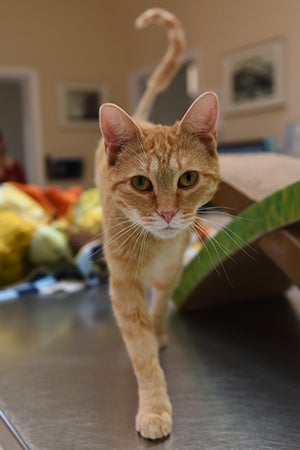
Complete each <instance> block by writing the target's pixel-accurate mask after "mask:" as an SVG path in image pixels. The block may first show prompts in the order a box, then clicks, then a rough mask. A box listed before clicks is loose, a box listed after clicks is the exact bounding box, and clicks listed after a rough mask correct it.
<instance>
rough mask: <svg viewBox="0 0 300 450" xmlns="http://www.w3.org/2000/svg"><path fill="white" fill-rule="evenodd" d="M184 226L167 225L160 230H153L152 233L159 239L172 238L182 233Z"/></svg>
mask: <svg viewBox="0 0 300 450" xmlns="http://www.w3.org/2000/svg"><path fill="white" fill-rule="evenodd" d="M182 231H183V229H182V228H173V227H169V226H168V227H165V228H160V229H158V230H155V231H154V230H152V234H153V235H154V236H155V237H156V238H158V239H172V238H174V237H176V236H178V235H179V234H180V233H182Z"/></svg>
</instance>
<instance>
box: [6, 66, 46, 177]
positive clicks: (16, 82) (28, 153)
mask: <svg viewBox="0 0 300 450" xmlns="http://www.w3.org/2000/svg"><path fill="white" fill-rule="evenodd" d="M40 117H41V115H40V96H39V79H38V75H37V73H36V72H35V71H34V70H32V69H27V68H18V67H13V68H10V67H1V66H0V129H1V131H2V133H3V136H4V138H5V142H6V147H7V152H8V155H10V156H11V157H13V158H15V159H16V160H18V161H19V162H20V163H21V164H22V166H23V168H24V170H25V173H26V178H27V182H29V183H35V184H39V185H43V184H44V181H45V174H44V161H43V159H44V158H43V154H44V152H43V148H42V136H41V120H40Z"/></svg>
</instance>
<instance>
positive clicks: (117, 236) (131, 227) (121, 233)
mask: <svg viewBox="0 0 300 450" xmlns="http://www.w3.org/2000/svg"><path fill="white" fill-rule="evenodd" d="M138 228H139V225H138V224H135V223H131V225H129V226H128V227H125V228H122V229H121V230H120V231H119V232H118V233H116V234H115V235H114V236H113V237H112V238H111V239H109V240H108V241H105V246H106V247H108V246H109V245H111V244H113V243H114V242H115V241H118V240H119V239H121V238H122V237H123V236H126V235H127V234H128V233H130V232H131V231H132V230H135V229H138ZM130 236H131V235H130V234H129V238H130ZM125 242H127V240H126V241H125ZM122 245H123V244H122ZM115 250H117V249H115ZM115 250H114V251H115Z"/></svg>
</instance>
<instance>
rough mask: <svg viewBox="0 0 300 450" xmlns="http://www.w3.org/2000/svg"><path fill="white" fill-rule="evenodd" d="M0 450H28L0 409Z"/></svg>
mask: <svg viewBox="0 0 300 450" xmlns="http://www.w3.org/2000/svg"><path fill="white" fill-rule="evenodd" d="M0 450H29V447H27V445H26V444H25V442H24V441H23V439H22V438H21V437H20V436H19V434H18V433H17V431H16V430H15V428H14V426H13V425H12V423H11V422H10V421H9V420H8V418H7V416H6V415H5V414H4V412H3V411H2V410H1V409H0Z"/></svg>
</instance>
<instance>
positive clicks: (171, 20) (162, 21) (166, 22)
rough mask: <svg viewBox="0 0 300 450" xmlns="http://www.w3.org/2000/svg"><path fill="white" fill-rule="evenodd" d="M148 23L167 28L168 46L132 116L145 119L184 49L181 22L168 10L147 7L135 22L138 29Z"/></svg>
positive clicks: (169, 79)
mask: <svg viewBox="0 0 300 450" xmlns="http://www.w3.org/2000/svg"><path fill="white" fill-rule="evenodd" d="M150 24H157V25H160V26H163V27H165V28H166V30H167V35H168V41H169V42H168V48H167V51H166V53H165V55H164V56H163V58H162V60H161V62H160V63H159V65H158V66H157V67H156V69H155V70H154V72H153V74H152V75H151V76H150V79H149V81H148V83H147V87H146V90H145V92H144V94H143V96H142V98H141V99H140V101H139V104H138V106H137V109H136V111H135V113H134V116H135V117H137V118H139V119H143V120H147V119H148V117H149V114H150V111H151V109H152V106H153V104H154V101H155V99H156V97H157V95H158V94H159V93H160V92H162V91H164V90H165V89H166V88H167V87H168V86H169V84H170V83H171V81H172V80H173V78H174V76H175V74H176V72H177V70H178V68H179V66H180V64H181V59H182V55H183V52H184V50H185V34H184V30H183V27H182V25H181V22H180V21H179V20H178V19H177V17H175V16H174V15H173V14H171V13H170V12H168V11H165V10H164V9H161V8H152V9H147V10H146V11H145V12H143V13H142V14H141V15H140V16H139V17H138V18H137V19H136V22H135V26H136V28H138V29H142V28H145V27H146V26H148V25H150Z"/></svg>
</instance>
